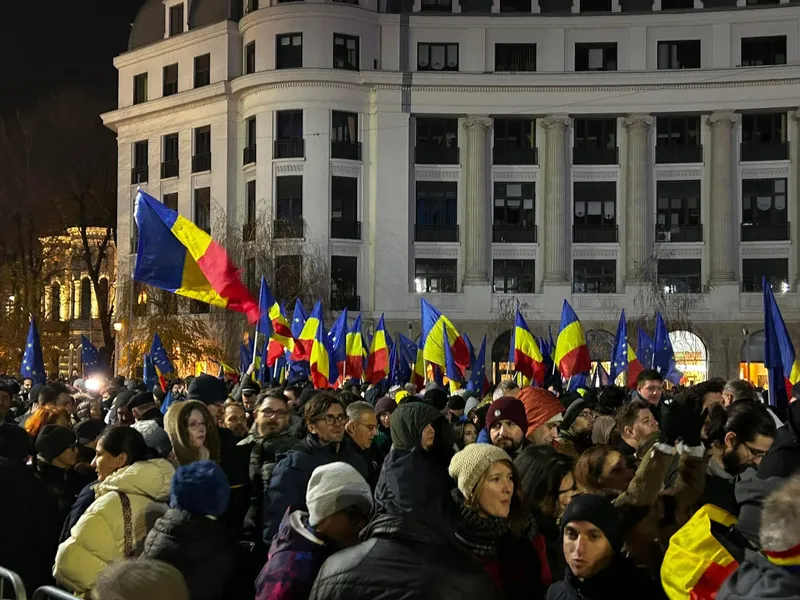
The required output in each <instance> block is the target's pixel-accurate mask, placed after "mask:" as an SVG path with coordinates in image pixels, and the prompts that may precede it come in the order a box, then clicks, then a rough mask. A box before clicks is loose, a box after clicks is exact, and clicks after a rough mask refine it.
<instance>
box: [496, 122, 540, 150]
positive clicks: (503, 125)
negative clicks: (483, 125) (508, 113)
mask: <svg viewBox="0 0 800 600" xmlns="http://www.w3.org/2000/svg"><path fill="white" fill-rule="evenodd" d="M492 125H493V127H492V140H493V142H494V147H495V148H497V147H504V148H518V149H522V150H533V149H534V148H536V119H533V118H525V117H496V118H495V119H494V122H493V123H492Z"/></svg>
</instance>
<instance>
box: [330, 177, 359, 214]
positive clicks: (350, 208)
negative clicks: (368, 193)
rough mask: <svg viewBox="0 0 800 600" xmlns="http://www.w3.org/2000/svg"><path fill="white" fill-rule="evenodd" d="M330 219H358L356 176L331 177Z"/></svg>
mask: <svg viewBox="0 0 800 600" xmlns="http://www.w3.org/2000/svg"><path fill="white" fill-rule="evenodd" d="M331 220H333V221H345V222H348V223H353V222H355V221H357V220H358V178H357V177H336V176H334V177H331Z"/></svg>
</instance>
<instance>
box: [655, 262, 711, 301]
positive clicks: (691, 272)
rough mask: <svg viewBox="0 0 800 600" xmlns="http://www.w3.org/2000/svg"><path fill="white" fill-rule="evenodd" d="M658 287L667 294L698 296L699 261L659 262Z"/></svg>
mask: <svg viewBox="0 0 800 600" xmlns="http://www.w3.org/2000/svg"><path fill="white" fill-rule="evenodd" d="M658 287H659V288H660V289H662V290H663V291H664V293H667V294H699V293H700V289H701V286H700V259H681V260H677V259H662V260H659V261H658Z"/></svg>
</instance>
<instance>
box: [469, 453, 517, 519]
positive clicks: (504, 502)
mask: <svg viewBox="0 0 800 600" xmlns="http://www.w3.org/2000/svg"><path fill="white" fill-rule="evenodd" d="M513 495H514V472H513V471H512V470H511V467H510V466H509V465H508V464H507V463H506V462H505V461H498V462H496V463H494V464H492V466H490V467H489V468H488V469H487V470H486V473H485V474H484V476H483V481H482V482H481V483H480V484H479V485H478V493H477V500H478V513H479V514H480V515H481V516H484V517H498V518H500V519H505V518H507V517H508V513H509V511H510V510H511V499H512V497H513Z"/></svg>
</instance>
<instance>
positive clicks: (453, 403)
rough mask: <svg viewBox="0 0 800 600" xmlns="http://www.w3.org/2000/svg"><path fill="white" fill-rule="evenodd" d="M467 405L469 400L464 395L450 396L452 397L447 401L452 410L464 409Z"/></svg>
mask: <svg viewBox="0 0 800 600" xmlns="http://www.w3.org/2000/svg"><path fill="white" fill-rule="evenodd" d="M466 405H467V402H466V400H464V398H463V397H462V396H450V399H449V400H448V401H447V408H449V409H450V410H464V407H465V406H466Z"/></svg>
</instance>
